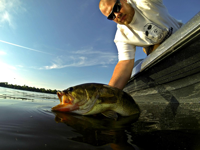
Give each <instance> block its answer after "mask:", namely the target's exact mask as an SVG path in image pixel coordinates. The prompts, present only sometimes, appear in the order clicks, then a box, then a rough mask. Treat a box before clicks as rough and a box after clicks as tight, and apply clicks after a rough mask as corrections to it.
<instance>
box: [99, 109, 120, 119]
mask: <svg viewBox="0 0 200 150" xmlns="http://www.w3.org/2000/svg"><path fill="white" fill-rule="evenodd" d="M102 114H103V115H104V116H106V117H108V118H111V119H114V120H117V118H118V115H117V113H116V112H114V111H112V110H107V111H105V112H103V113H102Z"/></svg>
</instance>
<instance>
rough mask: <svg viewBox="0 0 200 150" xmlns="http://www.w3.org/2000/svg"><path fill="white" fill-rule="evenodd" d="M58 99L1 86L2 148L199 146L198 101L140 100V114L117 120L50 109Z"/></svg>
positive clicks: (165, 149) (178, 149)
mask: <svg viewBox="0 0 200 150" xmlns="http://www.w3.org/2000/svg"><path fill="white" fill-rule="evenodd" d="M58 103H59V100H58V98H57V96H56V95H52V94H43V93H35V92H26V91H20V90H13V89H6V88H0V122H1V123H0V149H67V150H70V149H77V150H78V149H83V150H93V149H95V150H104V149H105V150H124V149H125V150H149V149H154V150H173V149H174V150H184V149H186V150H199V149H200V143H199V140H200V104H199V103H180V104H177V103H167V104H158V103H148V104H147V103H141V104H139V106H140V108H141V114H140V116H137V115H135V116H130V117H122V118H119V120H118V121H114V120H111V119H109V118H105V117H104V116H102V115H96V116H80V115H75V114H67V113H60V112H59V113H54V112H51V107H53V106H55V105H56V104H58ZM138 117H139V118H138Z"/></svg>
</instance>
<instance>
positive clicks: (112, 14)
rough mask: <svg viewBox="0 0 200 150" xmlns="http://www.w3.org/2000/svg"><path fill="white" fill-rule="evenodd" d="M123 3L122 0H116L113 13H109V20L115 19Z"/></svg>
mask: <svg viewBox="0 0 200 150" xmlns="http://www.w3.org/2000/svg"><path fill="white" fill-rule="evenodd" d="M121 6H122V4H121V3H120V0H116V3H115V5H114V6H113V9H112V11H111V13H110V14H109V15H108V17H107V19H109V20H114V19H115V18H116V16H115V14H114V13H115V12H116V13H118V12H119V11H120V9H121Z"/></svg>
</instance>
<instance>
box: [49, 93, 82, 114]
mask: <svg viewBox="0 0 200 150" xmlns="http://www.w3.org/2000/svg"><path fill="white" fill-rule="evenodd" d="M57 96H58V98H59V100H60V104H58V105H56V106H55V107H52V108H51V110H52V111H62V112H68V111H73V110H77V109H79V106H78V105H77V104H75V103H74V99H75V98H74V97H73V96H72V95H71V94H68V93H64V92H57Z"/></svg>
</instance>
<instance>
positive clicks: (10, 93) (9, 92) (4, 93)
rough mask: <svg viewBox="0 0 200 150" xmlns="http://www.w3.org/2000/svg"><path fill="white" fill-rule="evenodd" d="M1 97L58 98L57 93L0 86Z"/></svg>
mask: <svg viewBox="0 0 200 150" xmlns="http://www.w3.org/2000/svg"><path fill="white" fill-rule="evenodd" d="M0 98H3V99H19V100H36V99H40V100H41V99H57V95H56V94H46V93H39V92H30V91H24V90H16V89H10V88H2V87H0Z"/></svg>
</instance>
